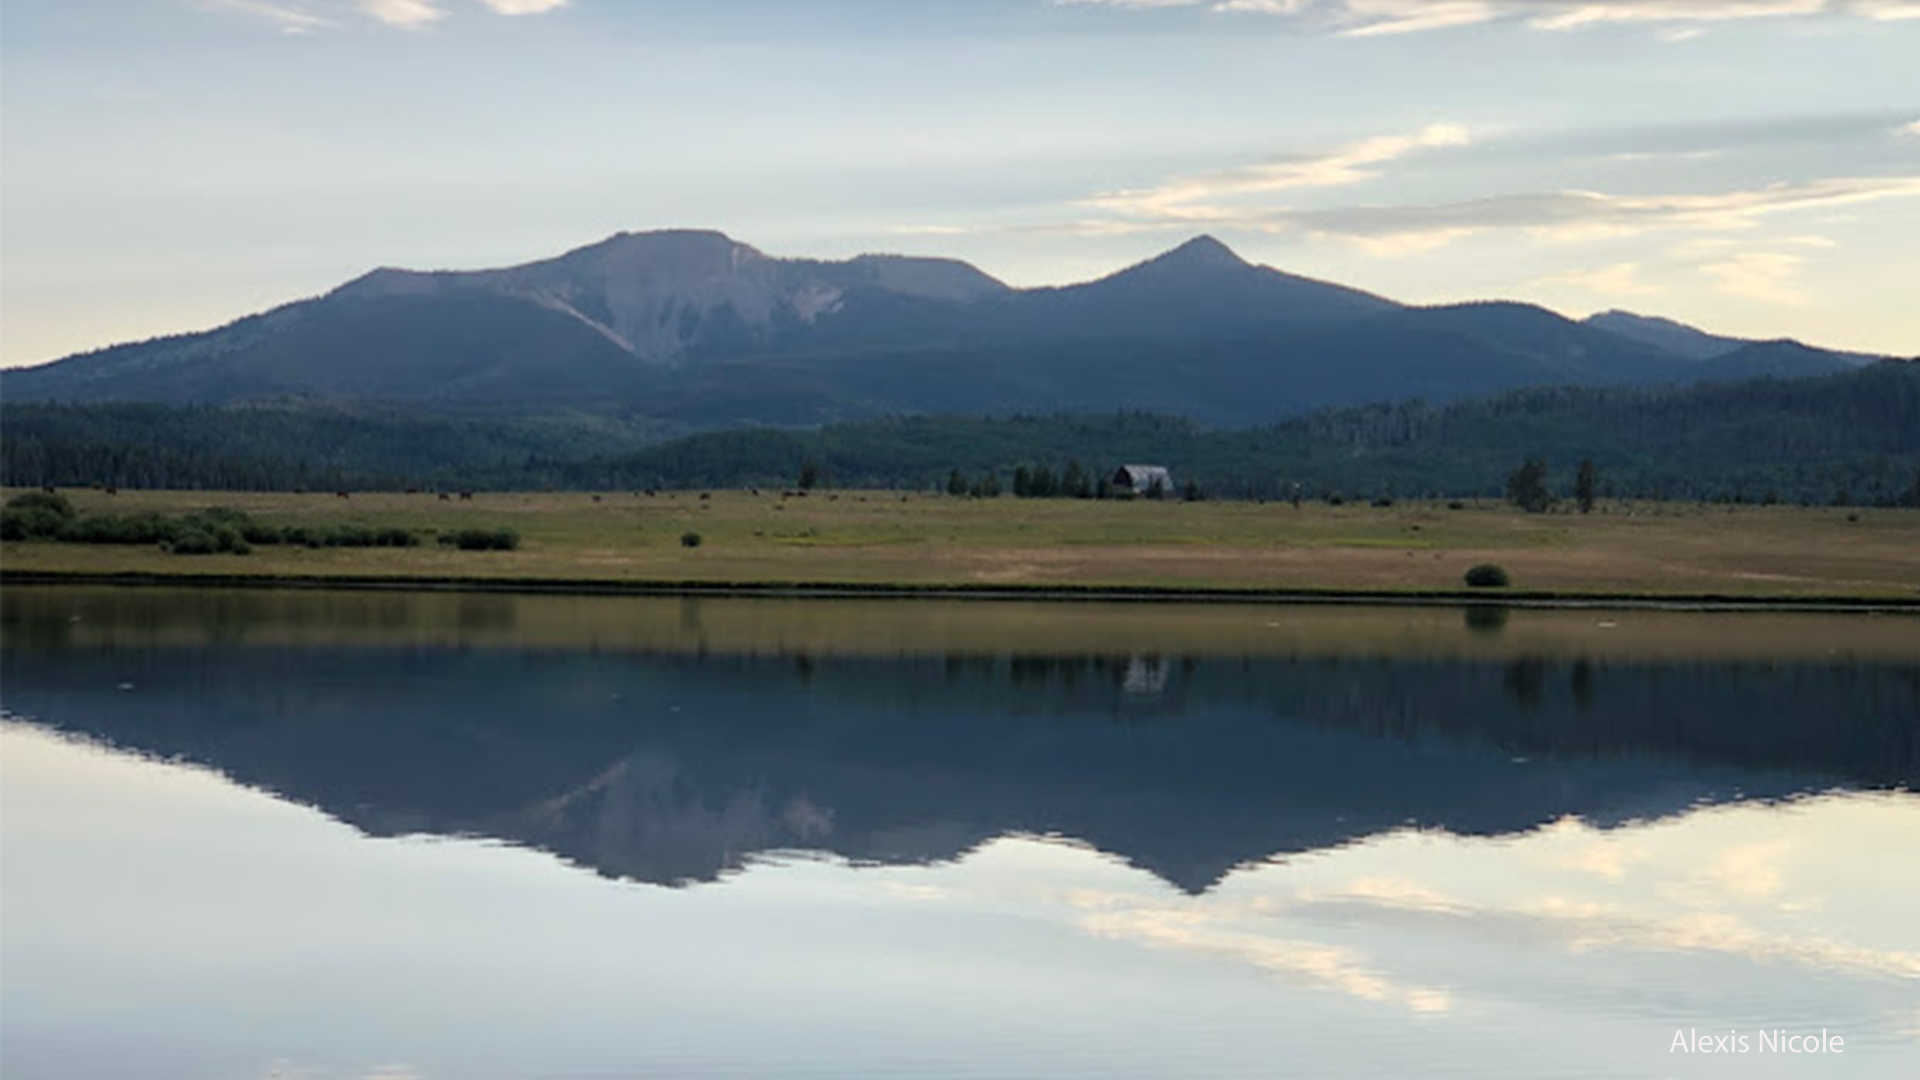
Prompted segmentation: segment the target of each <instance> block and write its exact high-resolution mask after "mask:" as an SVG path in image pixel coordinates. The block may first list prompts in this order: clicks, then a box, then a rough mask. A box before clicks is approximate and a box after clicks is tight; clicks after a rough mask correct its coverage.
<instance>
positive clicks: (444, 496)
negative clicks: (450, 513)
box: [440, 491, 453, 502]
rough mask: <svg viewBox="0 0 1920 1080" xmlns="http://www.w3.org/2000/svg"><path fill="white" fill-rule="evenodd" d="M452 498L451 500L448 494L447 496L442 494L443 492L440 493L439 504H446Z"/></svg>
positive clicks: (444, 493)
mask: <svg viewBox="0 0 1920 1080" xmlns="http://www.w3.org/2000/svg"><path fill="white" fill-rule="evenodd" d="M452 498H453V496H451V495H448V494H447V493H446V492H444V491H443V492H441V493H440V501H441V502H448V501H450V500H451V499H452Z"/></svg>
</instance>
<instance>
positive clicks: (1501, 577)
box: [1467, 563, 1511, 589]
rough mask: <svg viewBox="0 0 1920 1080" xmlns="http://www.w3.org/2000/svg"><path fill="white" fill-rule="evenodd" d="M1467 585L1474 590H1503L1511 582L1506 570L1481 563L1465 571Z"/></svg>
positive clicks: (1491, 564)
mask: <svg viewBox="0 0 1920 1080" xmlns="http://www.w3.org/2000/svg"><path fill="white" fill-rule="evenodd" d="M1467 584H1468V585H1469V586H1471V587H1473V588H1476V589H1504V588H1506V587H1507V586H1508V585H1509V584H1511V582H1509V581H1508V579H1507V572H1506V570H1504V569H1502V568H1501V567H1499V566H1496V565H1495V564H1493V563H1481V564H1479V565H1478V566H1475V567H1472V568H1471V569H1469V570H1468V571H1467Z"/></svg>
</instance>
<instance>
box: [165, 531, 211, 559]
mask: <svg viewBox="0 0 1920 1080" xmlns="http://www.w3.org/2000/svg"><path fill="white" fill-rule="evenodd" d="M166 548H167V550H168V551H171V552H173V553H174V554H175V555H211V554H213V553H214V552H216V551H219V550H220V543H219V541H217V540H215V539H214V537H213V534H212V533H210V532H208V531H207V530H205V529H202V528H197V527H195V526H191V525H189V526H186V527H183V528H181V529H179V530H178V531H176V532H175V533H174V534H173V539H172V540H170V541H168V542H167V545H166Z"/></svg>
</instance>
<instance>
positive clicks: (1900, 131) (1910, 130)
mask: <svg viewBox="0 0 1920 1080" xmlns="http://www.w3.org/2000/svg"><path fill="white" fill-rule="evenodd" d="M1894 134H1896V135H1913V136H1917V137H1920V120H1915V121H1914V122H1913V123H1911V124H1903V125H1901V126H1900V127H1899V128H1897V129H1896V130H1895V131H1894Z"/></svg>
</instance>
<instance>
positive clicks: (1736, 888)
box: [1700, 840, 1791, 900]
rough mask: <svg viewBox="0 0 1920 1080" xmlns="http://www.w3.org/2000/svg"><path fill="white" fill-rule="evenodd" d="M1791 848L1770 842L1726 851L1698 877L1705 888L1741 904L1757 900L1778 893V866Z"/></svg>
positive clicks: (1785, 842) (1788, 845)
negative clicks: (1705, 885) (1737, 899)
mask: <svg viewBox="0 0 1920 1080" xmlns="http://www.w3.org/2000/svg"><path fill="white" fill-rule="evenodd" d="M1790 847H1791V845H1790V843H1789V842H1788V841H1786V840H1770V841H1766V842H1763V843H1758V844H1743V845H1741V846H1739V847H1736V848H1729V849H1728V850H1726V851H1723V852H1721V853H1720V854H1719V856H1718V857H1716V858H1715V859H1714V861H1713V864H1712V865H1711V866H1709V867H1707V868H1706V869H1705V870H1704V871H1702V872H1701V874H1700V880H1702V881H1703V882H1705V883H1706V884H1707V885H1708V886H1709V887H1711V888H1713V889H1717V890H1718V891H1720V892H1722V893H1726V894H1727V895H1730V896H1734V897H1738V898H1740V899H1744V900H1761V899H1765V898H1766V897H1769V896H1773V895H1775V894H1776V893H1778V892H1779V891H1780V884H1781V877H1780V874H1781V871H1780V862H1781V860H1782V859H1783V858H1784V857H1785V856H1786V854H1787V852H1788V849H1789V848H1790Z"/></svg>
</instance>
